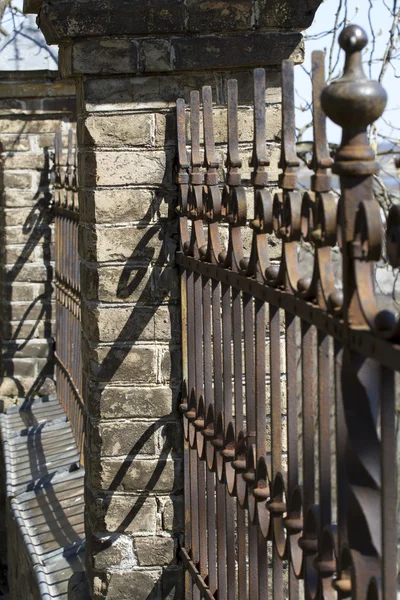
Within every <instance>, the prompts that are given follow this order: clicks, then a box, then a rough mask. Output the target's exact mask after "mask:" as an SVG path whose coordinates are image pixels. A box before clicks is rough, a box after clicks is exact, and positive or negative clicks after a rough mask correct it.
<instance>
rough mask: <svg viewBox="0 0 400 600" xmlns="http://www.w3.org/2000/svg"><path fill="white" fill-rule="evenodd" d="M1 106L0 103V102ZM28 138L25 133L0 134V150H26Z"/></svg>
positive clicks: (28, 143) (28, 145)
mask: <svg viewBox="0 0 400 600" xmlns="http://www.w3.org/2000/svg"><path fill="white" fill-rule="evenodd" d="M0 106H1V103H0ZM29 150H30V140H29V136H27V135H0V151H1V152H28V151H29Z"/></svg>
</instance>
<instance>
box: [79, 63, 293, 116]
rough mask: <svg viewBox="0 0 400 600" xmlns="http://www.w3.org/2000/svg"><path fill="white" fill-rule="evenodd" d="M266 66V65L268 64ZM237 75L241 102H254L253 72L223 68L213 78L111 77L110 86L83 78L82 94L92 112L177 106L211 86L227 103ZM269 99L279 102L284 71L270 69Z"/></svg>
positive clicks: (204, 75) (203, 75)
mask: <svg viewBox="0 0 400 600" xmlns="http://www.w3.org/2000/svg"><path fill="white" fill-rule="evenodd" d="M264 66H265V65H264ZM232 77H234V78H235V79H237V81H238V87H239V103H240V104H247V103H248V104H252V102H253V96H254V92H253V71H252V69H250V68H249V69H244V70H242V71H232V70H229V69H227V70H225V71H224V70H220V71H215V72H214V74H213V77H212V78H210V75H209V72H207V71H206V72H204V73H191V72H187V73H185V74H170V75H168V76H167V75H148V76H147V77H141V76H138V77H132V76H131V77H124V78H121V77H114V78H109V79H107V85H106V86H105V85H104V80H103V79H102V78H100V77H90V78H85V77H84V78H82V81H81V83H80V88H79V96H80V97H81V98H82V100H83V99H84V110H86V111H88V112H99V111H113V112H115V111H116V110H127V111H132V109H133V108H137V109H145V110H148V107H149V103H151V106H152V107H154V109H155V110H159V109H164V108H171V109H174V108H175V103H176V99H177V98H179V97H181V98H186V99H188V98H189V94H190V92H191V91H192V90H196V89H201V88H202V86H203V85H211V86H212V90H213V97H214V99H215V100H216V102H217V103H218V104H224V103H226V99H227V94H226V89H227V87H226V86H227V81H228V79H231V78H232ZM267 86H268V87H267V91H266V99H267V101H268V102H269V103H272V102H279V101H280V98H281V92H280V72H279V70H277V69H271V70H267Z"/></svg>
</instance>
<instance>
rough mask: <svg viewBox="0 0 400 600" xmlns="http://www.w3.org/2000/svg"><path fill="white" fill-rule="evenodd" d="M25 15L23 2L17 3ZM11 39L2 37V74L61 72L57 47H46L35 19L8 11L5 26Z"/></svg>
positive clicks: (0, 47)
mask: <svg viewBox="0 0 400 600" xmlns="http://www.w3.org/2000/svg"><path fill="white" fill-rule="evenodd" d="M13 5H14V6H15V7H16V8H18V9H20V10H21V11H22V5H23V0H13ZM1 28H2V30H4V31H6V32H8V33H9V35H8V36H4V35H1V36H0V71H35V70H41V69H50V70H52V71H53V70H57V64H58V63H57V46H52V47H51V48H50V47H49V46H47V45H46V42H45V40H44V37H43V34H42V33H41V31H40V30H39V29H38V27H37V25H36V17H35V15H27V16H24V15H23V14H22V13H15V12H14V11H10V10H8V9H7V10H6V12H5V14H4V17H3V20H2V22H1Z"/></svg>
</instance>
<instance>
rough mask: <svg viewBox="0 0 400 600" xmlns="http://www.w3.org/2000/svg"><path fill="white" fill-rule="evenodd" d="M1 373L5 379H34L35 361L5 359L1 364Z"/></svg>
mask: <svg viewBox="0 0 400 600" xmlns="http://www.w3.org/2000/svg"><path fill="white" fill-rule="evenodd" d="M2 366H3V373H4V375H5V376H7V377H35V375H36V361H35V360H34V359H32V358H13V359H9V358H7V359H5V360H3V362H2Z"/></svg>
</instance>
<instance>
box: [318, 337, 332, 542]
mask: <svg viewBox="0 0 400 600" xmlns="http://www.w3.org/2000/svg"><path fill="white" fill-rule="evenodd" d="M330 348H331V345H330V339H329V336H328V335H327V334H326V333H323V332H322V331H318V420H319V505H320V517H321V531H322V529H323V528H324V527H325V525H329V524H330V523H331V519H332V516H331V512H332V511H331V469H330V465H331V427H330V420H331V415H330V397H331V392H330V383H331V377H330Z"/></svg>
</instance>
